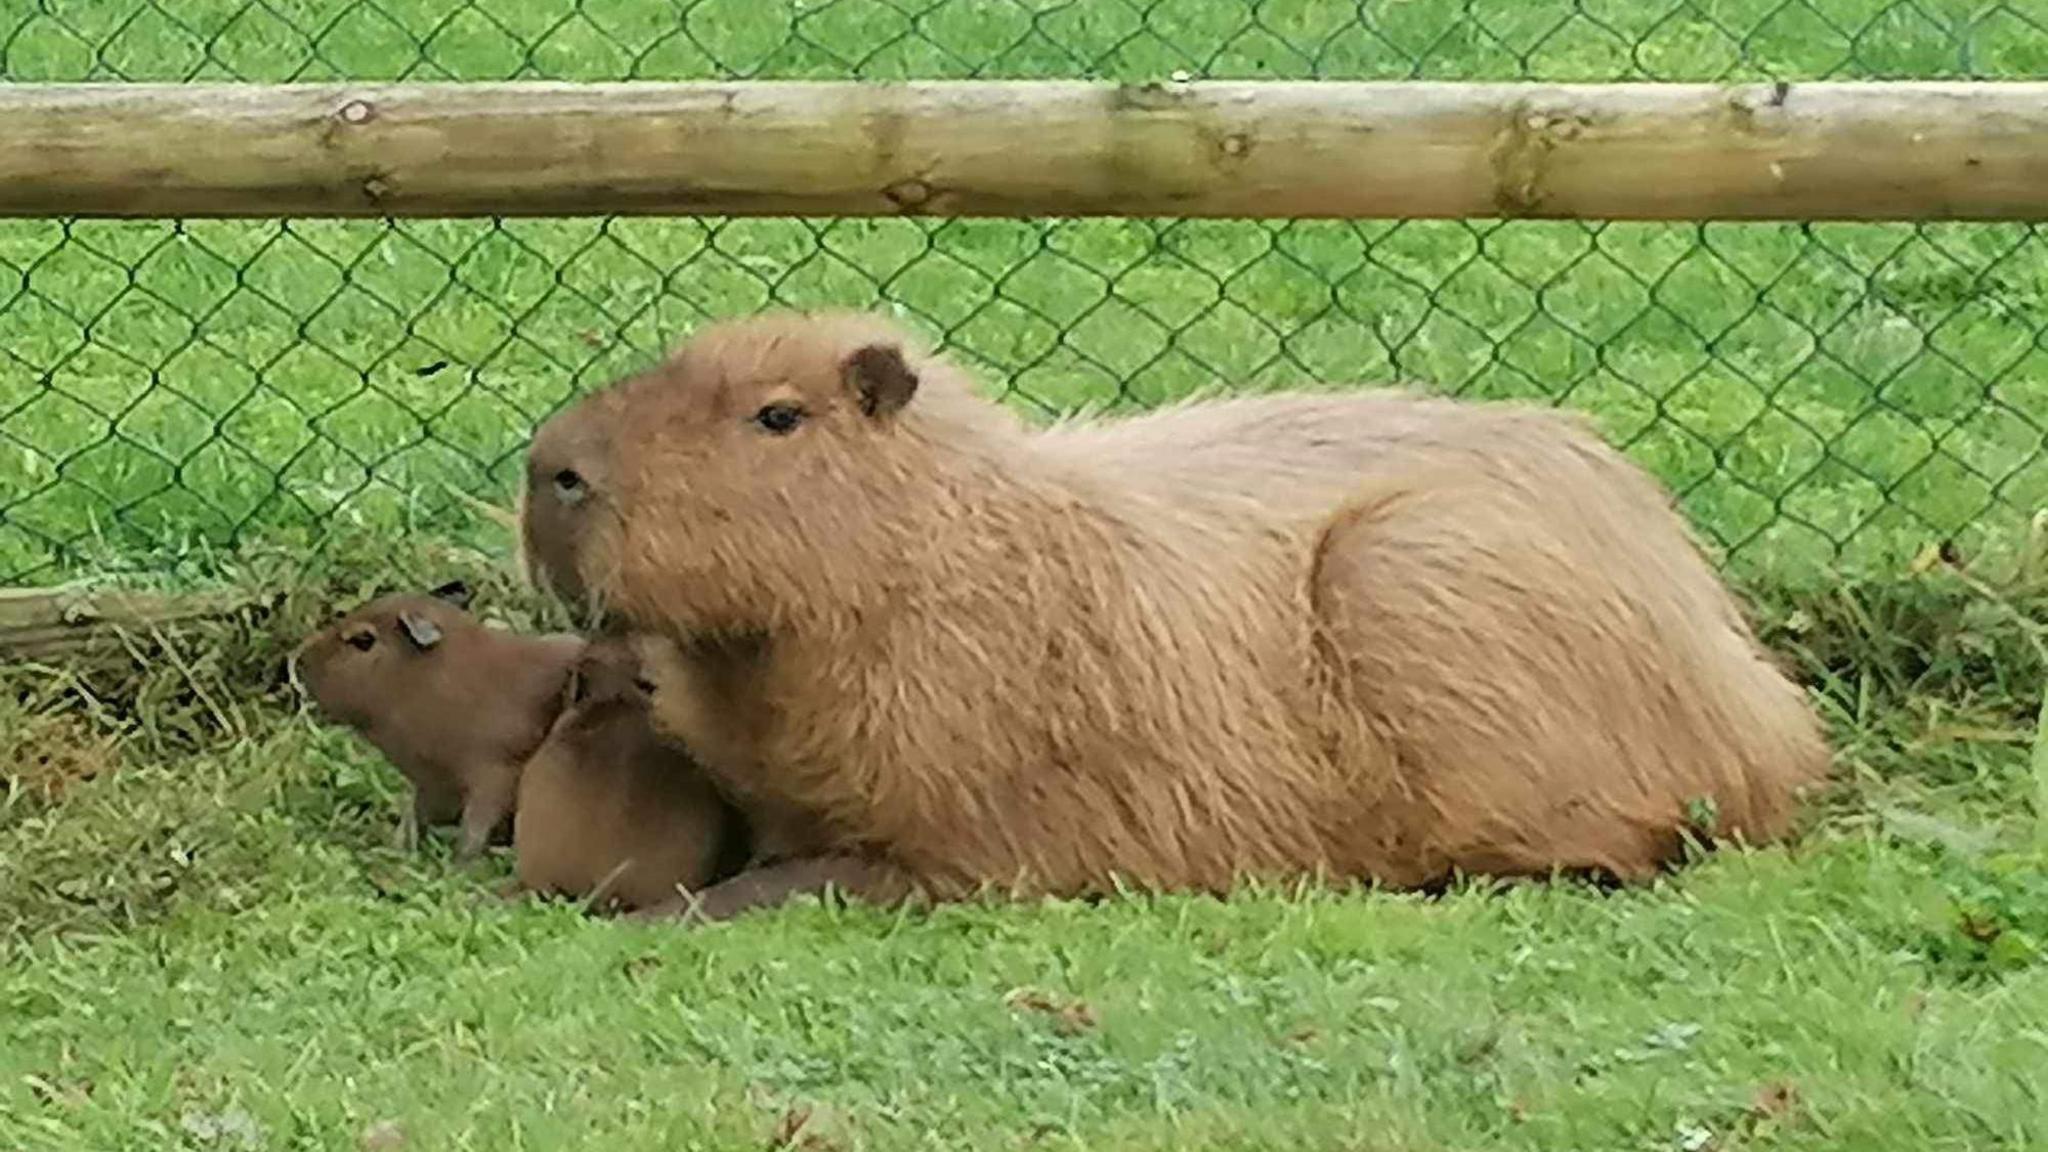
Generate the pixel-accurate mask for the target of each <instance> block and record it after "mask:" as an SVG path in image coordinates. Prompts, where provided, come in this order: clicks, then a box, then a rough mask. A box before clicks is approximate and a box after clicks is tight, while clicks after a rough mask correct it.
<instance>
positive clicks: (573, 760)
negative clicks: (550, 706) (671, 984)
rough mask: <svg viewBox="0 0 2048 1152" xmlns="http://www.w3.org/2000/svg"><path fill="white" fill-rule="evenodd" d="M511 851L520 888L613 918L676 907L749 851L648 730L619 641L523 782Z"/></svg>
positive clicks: (601, 651)
mask: <svg viewBox="0 0 2048 1152" xmlns="http://www.w3.org/2000/svg"><path fill="white" fill-rule="evenodd" d="M512 845H513V850H514V851H515V852H516V854H517V856H518V861H519V863H518V870H519V880H520V883H521V884H523V885H525V886H526V887H528V888H531V889H533V890H535V891H537V892H551V893H556V894H560V895H565V896H573V897H594V898H595V900H594V903H595V904H596V905H597V906H599V907H603V908H607V909H634V908H643V907H647V906H649V905H653V904H659V903H661V902H663V901H668V900H674V899H675V898H676V897H677V895H678V890H679V889H681V890H691V889H697V888H701V887H704V886H705V885H708V884H710V883H711V882H712V881H714V880H717V879H720V878H722V877H723V876H725V875H727V874H729V873H731V872H733V871H735V870H736V869H737V867H738V865H739V864H740V863H741V862H742V861H744V859H745V855H746V851H747V846H746V834H745V824H744V822H743V821H742V820H741V819H740V817H739V814H738V813H737V812H735V811H734V810H733V809H732V808H731V807H730V806H729V805H727V804H726V802H725V801H724V800H723V799H721V798H720V797H719V795H718V793H717V791H716V790H715V789H714V788H713V787H712V785H711V782H710V781H709V780H708V779H707V778H706V777H705V776H704V774H703V773H702V771H701V770H700V769H699V768H698V767H697V765H696V764H695V763H694V762H693V761H692V760H691V758H690V756H689V754H688V753H686V752H683V751H681V750H680V749H677V748H675V747H672V746H670V745H667V744H664V743H662V742H661V741H660V739H659V738H658V737H657V736H656V735H655V733H654V729H653V728H652V727H651V726H650V725H649V724H648V719H647V697H646V694H645V691H644V689H643V688H642V687H641V683H640V681H639V663H638V661H637V659H636V658H635V657H634V655H633V653H632V650H631V648H630V647H629V646H628V645H627V644H626V642H625V641H623V640H616V639H604V640H597V641H593V642H592V643H591V644H590V646H589V647H588V648H587V649H586V650H585V651H584V653H583V655H582V657H581V658H580V659H578V661H577V663H576V667H575V669H574V670H573V672H572V673H571V675H570V680H569V686H568V690H567V695H566V705H565V707H564V709H563V711H562V714H561V716H559V717H558V718H557V719H556V720H555V724H554V727H553V729H552V730H551V731H550V732H549V733H548V738H547V740H546V741H545V742H543V743H542V744H541V746H540V749H539V750H538V751H537V752H535V753H534V754H533V758H532V759H531V760H529V761H527V764H526V770H525V772H524V774H523V775H522V776H521V778H520V782H519V809H518V813H517V814H516V815H515V816H514V817H513V831H512Z"/></svg>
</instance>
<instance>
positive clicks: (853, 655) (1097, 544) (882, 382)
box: [522, 313, 1828, 905]
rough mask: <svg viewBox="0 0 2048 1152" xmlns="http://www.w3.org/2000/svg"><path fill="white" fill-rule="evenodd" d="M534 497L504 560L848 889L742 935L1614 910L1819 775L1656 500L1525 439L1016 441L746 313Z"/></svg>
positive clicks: (1637, 486)
mask: <svg viewBox="0 0 2048 1152" xmlns="http://www.w3.org/2000/svg"><path fill="white" fill-rule="evenodd" d="M778 405H779V406H785V407H787V406H795V407H798V408H800V409H801V410H802V411H803V412H804V413H805V414H807V419H804V420H803V421H802V422H801V423H800V424H799V426H797V427H796V428H794V429H793V430H790V431H788V432H787V434H782V435H778V434H776V433H775V432H773V431H771V430H769V429H768V428H766V427H765V425H764V423H763V420H765V419H767V418H766V417H765V416H761V415H760V414H761V413H763V412H764V410H765V409H767V408H769V407H772V406H778ZM556 476H570V477H573V478H574V479H575V485H574V487H576V488H577V489H578V490H579V492H580V493H581V494H580V495H579V496H578V498H577V499H576V500H575V501H573V503H572V504H565V503H564V502H561V501H557V500H554V499H553V498H552V497H551V496H550V494H549V493H546V492H543V491H542V490H541V489H542V486H543V485H546V484H548V483H549V478H551V477H556ZM528 483H529V486H530V488H531V489H532V491H531V492H530V493H529V496H528V500H527V506H526V519H525V522H524V532H525V540H524V542H523V545H522V547H523V549H524V551H525V553H526V556H527V562H528V563H529V565H530V566H531V567H532V568H533V569H534V570H535V573H536V576H537V578H538V579H539V580H541V581H542V582H544V583H547V584H549V585H550V586H553V587H555V588H556V589H557V590H558V591H561V590H567V591H569V592H570V593H571V594H572V595H574V596H580V597H587V598H589V599H592V600H595V601H597V602H599V603H601V604H602V606H603V607H604V608H605V609H606V610H607V611H609V612H611V613H613V614H615V615H617V616H620V617H623V618H624V619H625V620H626V621H628V622H629V623H630V624H631V625H632V626H634V627H636V628H640V629H643V630H645V631H646V632H647V633H649V636H648V639H647V641H646V644H647V658H648V661H649V664H648V674H649V675H650V677H651V678H652V679H653V680H654V681H655V682H656V694H655V700H654V709H655V717H656V723H657V725H658V726H660V727H662V728H663V729H664V730H665V731H668V732H670V733H672V734H673V735H674V736H675V737H677V738H678V739H680V740H682V741H684V742H685V743H687V744H688V745H689V746H691V747H692V748H695V749H696V750H697V751H698V753H699V754H700V756H701V757H702V758H703V759H704V760H705V762H706V763H707V765H708V766H709V767H710V768H711V770H712V771H714V772H715V773H717V774H718V775H719V776H720V777H721V781H722V784H723V785H724V786H725V787H727V788H728V789H729V790H731V791H734V792H736V793H737V794H739V795H740V796H741V797H742V800H743V803H750V804H764V805H774V806H779V807H782V808H784V809H787V810H794V811H801V812H803V813H805V814H806V815H807V816H809V817H810V818H811V819H812V820H813V821H815V823H814V827H815V828H816V829H817V830H818V832H819V835H820V837H821V845H820V855H821V856H825V857H831V858H833V859H837V860H840V861H842V862H843V863H842V865H838V866H833V867H821V868H814V869H813V870H812V872H811V873H810V874H807V875H805V876H803V877H801V878H799V879H795V880H791V881H790V882H789V883H788V884H786V885H782V886H779V887H777V886H769V887H767V888H765V889H763V888H762V884H761V883H760V881H759V880H758V878H756V879H754V880H751V881H749V882H750V883H752V884H754V885H755V887H756V888H757V889H762V890H761V891H758V892H757V893H756V894H755V896H754V897H753V899H754V900H756V901H764V902H765V901H768V900H772V899H775V898H778V897H779V896H780V895H782V894H784V892H786V891H789V890H799V889H803V888H807V887H815V886H817V884H818V883H820V882H821V881H820V878H819V877H820V875H821V874H823V875H824V878H825V880H829V881H831V882H834V883H844V884H846V885H847V886H849V887H852V888H853V889H855V890H856V891H858V892H860V893H861V894H864V895H869V896H871V897H875V898H883V899H892V898H895V897H897V896H900V895H904V894H908V893H912V892H919V891H921V892H924V893H928V894H932V895H936V896H940V897H948V896H957V895H961V894H964V893H965V892H967V891H969V890H971V889H973V888H975V887H977V886H980V885H983V884H996V885H1012V886H1016V887H1018V888H1021V889H1023V890H1026V891H1038V892H1051V893H1068V894H1081V893H1092V892H1101V891H1103V890H1105V889H1106V888H1108V887H1109V886H1110V885H1111V884H1112V879H1113V877H1120V878H1122V879H1123V880H1126V881H1130V882H1135V883H1137V884H1139V885H1143V886H1147V887H1191V888H1199V889H1207V890H1212V891H1214V890H1222V889H1224V888H1227V887H1228V886H1230V885H1231V884H1233V883H1234V882H1235V881H1237V880H1239V879H1242V878H1245V877H1248V876H1261V877H1272V878H1279V877H1290V876H1300V875H1306V874H1324V875H1332V876H1342V877H1358V878H1370V879H1373V880H1377V881H1380V882H1383V883H1386V884H1389V885H1395V886H1419V885H1428V884H1431V883H1434V882H1437V881H1440V880H1441V879H1442V878H1443V877H1444V876H1446V875H1447V874H1450V873H1452V872H1454V871H1463V872H1467V873H1490V874H1501V875H1524V874H1543V873H1549V872H1552V871H1555V870H1560V869H1567V870H1577V869H1588V870H1596V871H1603V872H1607V873H1612V874H1614V875H1616V876H1619V877H1622V878H1637V877H1642V876H1644V875H1646V874H1648V873H1650V872H1651V871H1653V870H1654V869H1655V868H1657V867H1658V866H1660V865H1662V864H1664V863H1666V862H1668V861H1670V860H1671V859H1672V858H1673V857H1674V856H1676V855H1677V854H1678V853H1679V852H1680V842H1681V830H1682V829H1683V828H1684V827H1685V826H1686V824H1687V811H1688V806H1689V804H1691V803H1692V802H1695V801H1700V800H1705V801H1710V802H1711V804H1712V805H1713V806H1714V808H1715V809H1716V810H1717V813H1718V824H1717V828H1718V831H1719V832H1720V833H1722V834H1724V835H1727V834H1734V835H1739V836H1741V837H1742V838H1745V839H1747V840H1749V841H1752V842H1755V841H1762V840H1767V839H1770V838H1773V837H1776V836H1779V835H1781V834H1782V833H1783V832H1785V831H1786V829H1787V827H1788V824H1789V822H1790V820H1791V818H1792V816H1793V814H1794V811H1795V805H1796V800H1797V794H1798V793H1799V792H1800V791H1801V790H1802V789H1803V788H1804V787H1805V786H1807V785H1809V784H1812V783H1814V782H1816V781H1818V780H1819V779H1820V778H1821V777H1822V776H1823V775H1824V773H1825V771H1826V767H1827V763H1828V750H1827V748H1826V745H1825V743H1824V742H1823V740H1822V738H1821V736H1820V734H1819V730H1818V725H1817V724H1816V722H1815V719H1814V717H1813V715H1812V714H1811V712H1810V710H1809V708H1808V707H1807V705H1806V702H1805V700H1804V698H1803V696H1802V693H1801V692H1800V690H1799V689H1798V688H1797V687H1796V686H1794V685H1793V684H1792V683H1790V682H1789V681H1787V680H1786V679H1785V678H1784V677H1783V676H1782V675H1781V674H1780V673H1779V672H1778V671H1777V670H1776V669H1775V668H1774V667H1773V666H1772V665H1771V664H1770V663H1769V662H1768V661H1767V660H1766V658H1765V657H1764V656H1763V654H1762V653H1761V652H1760V651H1759V649H1758V646H1757V644H1756V642H1755V640H1754V638H1753V636H1752V634H1751V632H1750V630H1749V628H1748V626H1747V625H1746V624H1745V623H1744V621H1743V618H1742V616H1741V614H1740V612H1739V610H1738V608H1737V606H1736V604H1735V602H1734V601H1733V599H1732V598H1731V597H1730V595H1729V594H1728V592H1727V591H1726V590H1725V589H1724V588H1723V587H1722V585H1721V583H1720V582H1719V580H1718V579H1717V578H1716V576H1715V574H1714V572H1713V571H1712V569H1711V568H1710V566H1709V565H1708V564H1707V563H1706V561H1705V560H1704V559H1703V557H1702V556H1701V554H1700V552H1699V550H1698V548H1697V547H1696V545H1695V543H1694V541H1693V539H1692V538H1691V536H1690V535H1689V533H1688V531H1687V530H1686V527H1685V525H1684V523H1683V521H1682V520H1681V519H1680V517H1679V516H1678V515H1677V514H1676V513H1675V512H1674V511H1673V510H1672V508H1671V506H1670V502H1669V500H1668V499H1667V497H1666V496H1665V494H1664V493H1663V492H1662V490H1661V489H1660V488H1659V487H1658V486H1657V485H1656V484H1655V482H1654V481H1653V480H1651V479H1650V478H1649V477H1648V476H1647V475H1646V474H1644V473H1643V472H1642V471H1641V470H1639V469H1638V468H1637V467H1635V466H1634V465H1633V464H1631V463H1630V462H1629V461H1628V460H1627V459H1626V458H1624V457H1623V456H1622V455H1621V454H1619V453H1618V452H1616V451H1614V450H1613V449H1611V448H1610V447H1608V446H1607V445H1606V444H1604V443H1603V442H1602V441H1601V440H1600V439H1599V437H1598V436H1597V435H1595V434H1594V433H1593V432H1592V431H1591V430H1590V428H1589V427H1588V426H1587V425H1586V424H1585V423H1584V422H1583V421H1581V420H1579V419H1577V418H1575V417H1572V416H1569V415H1565V414H1562V413H1559V412H1556V411H1552V410H1548V409H1539V408H1531V407H1522V406H1511V405H1480V404H1468V403H1458V402H1453V401H1448V400H1442V399H1433V398H1426V397H1421V396H1416V395H1411V394H1407V393H1403V392H1395V391H1382V390H1365V391H1352V392H1342V393H1327V394H1325V393H1294V394H1280V395H1267V396H1262V397H1254V398H1243V399H1232V400H1220V401H1207V402H1200V403H1189V404H1185V405H1182V406H1178V407H1172V408H1168V409H1165V410H1162V411H1157V412H1153V413H1150V414H1146V415H1142V416H1136V417H1130V418H1125V419H1113V420H1110V419H1105V420H1093V421H1085V422H1077V423H1073V424H1068V425H1065V426H1061V427H1056V428H1053V429H1051V430H1047V431H1032V430H1030V429H1028V428H1027V427H1026V426H1024V425H1023V424H1022V423H1021V422H1020V421H1018V420H1017V419H1016V418H1014V417H1013V416H1012V415H1011V414H1010V413H1009V412H1007V411H1006V410H1004V409H1002V408H1000V407H999V406H997V405H995V404H993V403H991V402H989V401H987V400H985V399H983V398H981V397H979V396H977V395H975V393H974V391H973V389H972V388H971V387H970V385H969V384H968V382H967V381H966V380H965V379H964V378H963V377H962V375H961V374H960V373H959V372H958V371H956V370H955V369H953V368H952V367H950V366H949V365H948V364H946V363H945V362H944V361H943V360H940V359H937V358H934V357H932V356H929V355H927V354H925V353H923V352H921V351H920V350H918V349H916V348H914V347H912V346H911V345H910V343H909V341H908V340H907V339H906V338H905V336H904V335H903V334H902V333H901V332H900V331H898V330H897V329H895V328H894V327H892V326H890V325H887V324H885V323H883V322H881V321H879V320H878V319H876V318H873V317H866V316H855V315H845V314H828V315H822V316H802V315H796V314H790V313H770V314H766V315H761V316H756V317H753V318H749V319H743V320H738V321H731V322H726V323H723V324H717V325H713V326H710V327H708V328H706V329H705V330H703V331H701V332H700V333H699V334H698V336H697V337H696V338H695V339H694V340H692V341H691V342H689V343H688V344H686V345H685V346H684V347H682V348H681V349H680V350H679V351H678V352H677V353H676V355H675V356H674V357H673V358H672V359H671V360H670V361H669V362H667V363H666V364H663V365H661V366H659V367H658V368H656V369H654V370H651V371H649V372H646V373H644V374H641V375H639V376H636V377H633V378H630V379H628V380H625V381H622V382H620V383H618V384H616V385H614V386H613V387H612V388H609V389H607V390H605V391H603V392H600V393H598V394H596V395H595V396H593V397H590V398H587V399H585V400H584V401H582V402H580V403H579V404H577V405H575V406H572V407H571V408H570V409H568V410H566V411H565V412H564V413H563V414H561V415H560V416H558V417H557V418H556V419H555V420H552V421H550V422H549V423H548V424H547V425H546V426H544V427H543V428H542V429H541V430H540V431H539V432H538V433H537V434H536V436H535V439H534V443H533V447H532V450H531V453H530V459H529V477H528ZM543 513H545V515H543ZM788 871H789V874H790V875H796V873H797V872H800V871H801V869H789V870H788ZM742 879H746V878H744V877H743V878H742ZM721 887H723V886H721ZM713 892H714V893H716V892H717V889H714V890H713ZM739 903H740V904H742V905H743V904H744V903H746V901H740V902H739Z"/></svg>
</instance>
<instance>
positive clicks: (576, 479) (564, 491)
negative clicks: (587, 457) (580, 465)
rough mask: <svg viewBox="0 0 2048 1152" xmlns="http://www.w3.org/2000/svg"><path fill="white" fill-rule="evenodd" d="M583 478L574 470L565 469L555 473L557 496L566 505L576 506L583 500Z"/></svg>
mask: <svg viewBox="0 0 2048 1152" xmlns="http://www.w3.org/2000/svg"><path fill="white" fill-rule="evenodd" d="M583 493H584V486H583V477H582V476H581V475H579V474H577V472H576V470H575V469H573V468H564V469H562V470H561V471H560V472H557V473H555V495H556V496H558V497H560V498H561V500H562V502H563V503H565V504H574V503H576V502H577V501H579V500H582V499H583Z"/></svg>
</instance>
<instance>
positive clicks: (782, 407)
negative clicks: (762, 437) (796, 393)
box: [754, 404, 804, 436]
mask: <svg viewBox="0 0 2048 1152" xmlns="http://www.w3.org/2000/svg"><path fill="white" fill-rule="evenodd" d="M803 422H804V410H803V409H801V408H799V407H797V406H796V405H794V404H770V405H768V406H767V407H766V408H763V409H761V410H760V411H759V412H756V413H754V423H756V424H759V425H760V426H761V427H763V428H766V429H767V430H768V431H770V432H773V433H775V434H776V435H777V436H787V435H789V434H790V433H791V432H794V431H796V426H797V425H799V424H801V423H803Z"/></svg>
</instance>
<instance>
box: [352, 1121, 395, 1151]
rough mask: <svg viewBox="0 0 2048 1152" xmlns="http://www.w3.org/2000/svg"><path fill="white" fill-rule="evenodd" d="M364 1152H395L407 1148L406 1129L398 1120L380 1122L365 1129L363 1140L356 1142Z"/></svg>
mask: <svg viewBox="0 0 2048 1152" xmlns="http://www.w3.org/2000/svg"><path fill="white" fill-rule="evenodd" d="M356 1144H357V1146H358V1147H360V1148H361V1149H362V1150H363V1152H393V1150H394V1149H398V1148H403V1147H405V1129H403V1128H401V1127H399V1125H398V1121H396V1120H379V1121H377V1122H376V1123H375V1124H372V1125H370V1126H369V1127H368V1128H365V1129H363V1135H362V1137H361V1139H359V1140H357V1141H356Z"/></svg>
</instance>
